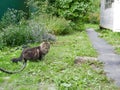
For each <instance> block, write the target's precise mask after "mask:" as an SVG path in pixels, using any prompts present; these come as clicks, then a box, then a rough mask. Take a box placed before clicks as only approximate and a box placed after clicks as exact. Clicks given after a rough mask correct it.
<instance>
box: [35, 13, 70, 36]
mask: <svg viewBox="0 0 120 90" xmlns="http://www.w3.org/2000/svg"><path fill="white" fill-rule="evenodd" d="M36 21H38V22H42V23H44V24H45V26H46V28H47V29H48V31H49V32H50V33H52V34H55V35H66V34H69V33H71V32H72V27H71V21H68V20H66V19H64V18H58V17H55V16H51V15H47V14H44V15H39V16H38V17H36Z"/></svg>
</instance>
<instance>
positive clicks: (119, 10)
mask: <svg viewBox="0 0 120 90" xmlns="http://www.w3.org/2000/svg"><path fill="white" fill-rule="evenodd" d="M113 9H114V10H113V11H114V12H113V14H114V15H113V18H114V19H113V22H114V23H113V31H114V32H120V0H115V2H114V4H113Z"/></svg>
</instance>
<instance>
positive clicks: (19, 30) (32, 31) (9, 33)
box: [3, 21, 45, 46]
mask: <svg viewBox="0 0 120 90" xmlns="http://www.w3.org/2000/svg"><path fill="white" fill-rule="evenodd" d="M3 31H4V35H3V41H4V43H6V45H8V46H15V45H22V44H27V43H32V42H40V41H41V40H42V35H43V33H44V31H45V28H44V26H43V25H41V24H38V23H37V22H34V21H29V22H28V23H26V22H24V23H23V22H21V24H20V25H14V26H13V25H11V26H9V27H8V28H5V29H3Z"/></svg>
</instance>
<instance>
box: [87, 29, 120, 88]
mask: <svg viewBox="0 0 120 90" xmlns="http://www.w3.org/2000/svg"><path fill="white" fill-rule="evenodd" d="M87 34H88V36H89V38H90V40H91V42H92V44H93V47H94V48H95V49H96V50H97V52H98V53H99V56H98V60H100V61H102V62H104V71H105V72H106V73H107V76H108V77H109V78H111V79H113V80H114V81H115V84H116V85H117V86H118V87H120V55H117V54H115V52H114V48H113V47H112V46H111V45H109V44H108V43H107V42H106V41H105V40H103V39H101V38H99V37H98V33H97V32H96V31H95V30H94V29H87Z"/></svg>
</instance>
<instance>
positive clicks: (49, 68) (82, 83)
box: [0, 31, 118, 90]
mask: <svg viewBox="0 0 120 90" xmlns="http://www.w3.org/2000/svg"><path fill="white" fill-rule="evenodd" d="M36 45H39V44H33V45H32V46H36ZM11 49H12V50H14V49H15V48H6V49H5V50H3V51H0V67H4V68H6V69H9V70H16V69H19V68H20V65H21V64H13V63H11V62H10V59H11V58H12V57H17V56H19V55H20V52H21V50H17V51H14V52H10V50H11ZM76 56H91V57H97V53H96V51H95V50H94V49H93V47H92V45H91V43H90V41H89V39H88V36H87V34H86V32H85V31H83V32H74V33H73V34H71V35H66V36H57V41H56V42H55V43H52V44H51V49H50V52H49V53H48V54H47V56H46V57H45V59H44V60H43V61H40V62H28V64H27V67H26V68H25V70H24V71H22V72H20V73H17V74H13V75H8V74H5V73H3V72H0V90H118V89H117V88H116V87H115V86H114V84H113V83H112V82H111V81H110V80H108V79H107V77H106V76H105V74H104V72H103V70H102V64H101V63H100V62H96V61H94V62H92V63H91V62H86V63H83V64H77V65H76V64H74V59H75V57H76Z"/></svg>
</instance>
